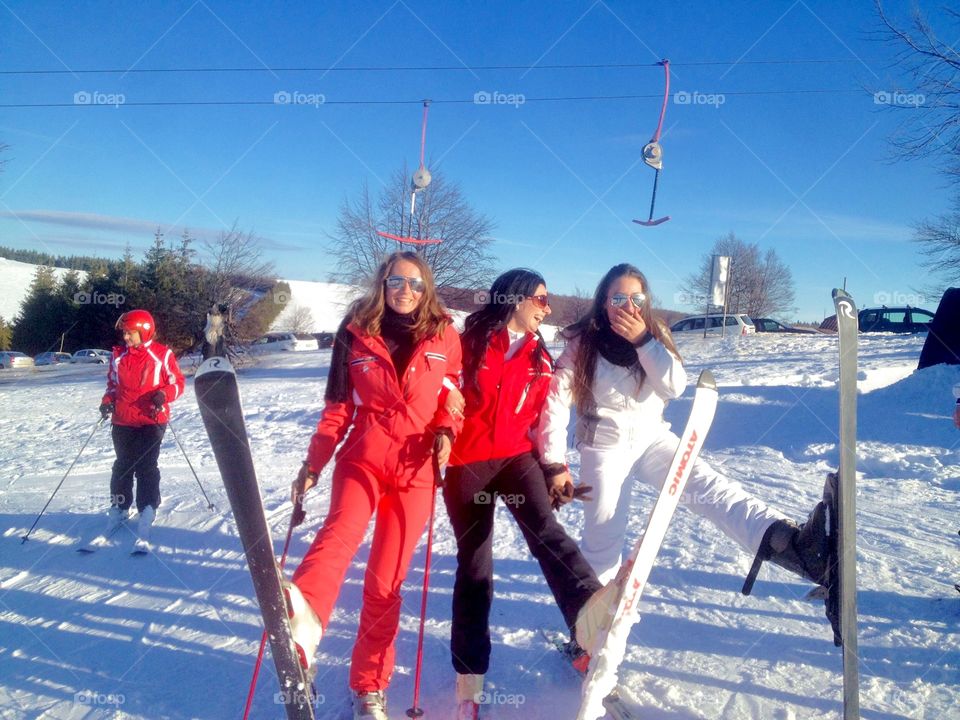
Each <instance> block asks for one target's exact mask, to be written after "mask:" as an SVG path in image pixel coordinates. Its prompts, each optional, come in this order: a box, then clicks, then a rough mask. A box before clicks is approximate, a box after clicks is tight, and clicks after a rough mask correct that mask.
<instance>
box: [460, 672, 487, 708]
mask: <svg viewBox="0 0 960 720" xmlns="http://www.w3.org/2000/svg"><path fill="white" fill-rule="evenodd" d="M482 696H483V675H472V674H465V673H458V674H457V720H477V718H478V717H479V716H480V701H481V699H482Z"/></svg>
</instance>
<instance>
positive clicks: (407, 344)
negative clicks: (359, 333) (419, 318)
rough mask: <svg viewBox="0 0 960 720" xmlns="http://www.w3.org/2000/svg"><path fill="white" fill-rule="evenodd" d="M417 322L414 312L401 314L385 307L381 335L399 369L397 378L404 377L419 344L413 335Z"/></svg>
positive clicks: (395, 365) (394, 364) (381, 322)
mask: <svg viewBox="0 0 960 720" xmlns="http://www.w3.org/2000/svg"><path fill="white" fill-rule="evenodd" d="M415 322H416V320H415V319H414V317H413V314H412V313H408V314H406V315H401V314H400V313H398V312H394V311H393V310H391V309H390V308H389V307H386V308H384V313H383V319H382V320H381V321H380V337H382V338H383V342H384V343H386V346H387V350H388V351H389V352H390V359H391V360H393V367H394V368H396V370H397V379H399V378H402V377H403V373H405V372H406V370H407V365H409V364H410V358H411V357H413V351H414V350H415V349H416V346H417V344H416V342H415V341H414V337H413V326H414V323H415Z"/></svg>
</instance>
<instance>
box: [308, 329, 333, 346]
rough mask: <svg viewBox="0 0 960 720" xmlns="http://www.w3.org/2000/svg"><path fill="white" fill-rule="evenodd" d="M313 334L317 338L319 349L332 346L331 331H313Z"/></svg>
mask: <svg viewBox="0 0 960 720" xmlns="http://www.w3.org/2000/svg"><path fill="white" fill-rule="evenodd" d="M313 336H314V337H315V338H316V339H317V347H319V348H320V349H321V350H325V349H326V348H332V347H333V333H328V332H323V333H314V334H313Z"/></svg>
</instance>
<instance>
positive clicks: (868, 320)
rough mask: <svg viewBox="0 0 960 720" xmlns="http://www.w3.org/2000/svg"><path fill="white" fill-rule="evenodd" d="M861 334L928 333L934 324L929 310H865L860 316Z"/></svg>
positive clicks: (912, 308) (905, 308)
mask: <svg viewBox="0 0 960 720" xmlns="http://www.w3.org/2000/svg"><path fill="white" fill-rule="evenodd" d="M858 319H859V322H860V332H893V333H916V332H927V330H929V329H930V323H931V322H933V313H932V312H930V311H929V310H923V309H921V308H914V307H910V306H909V305H907V306H905V307H889V308H888V307H879V308H864V309H863V310H861V311H860V313H859V315H858Z"/></svg>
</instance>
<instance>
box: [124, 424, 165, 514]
mask: <svg viewBox="0 0 960 720" xmlns="http://www.w3.org/2000/svg"><path fill="white" fill-rule="evenodd" d="M166 430H167V426H166V425H141V426H139V427H132V426H129V425H114V426H113V449H114V451H115V452H116V453H117V459H116V460H115V461H114V463H113V472H112V473H111V475H110V505H111V507H118V508H120V509H121V510H127V509H129V508H130V506H131V505H132V504H133V478H134V475H136V478H137V510H138V511H140V512H142V511H143V509H144V508H145V507H147V506H148V505H152V506H153V507H154V508H157V507H159V506H160V468H159V467H157V460H158V458H159V457H160V443H161V442H162V440H163V434H164V432H166Z"/></svg>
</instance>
